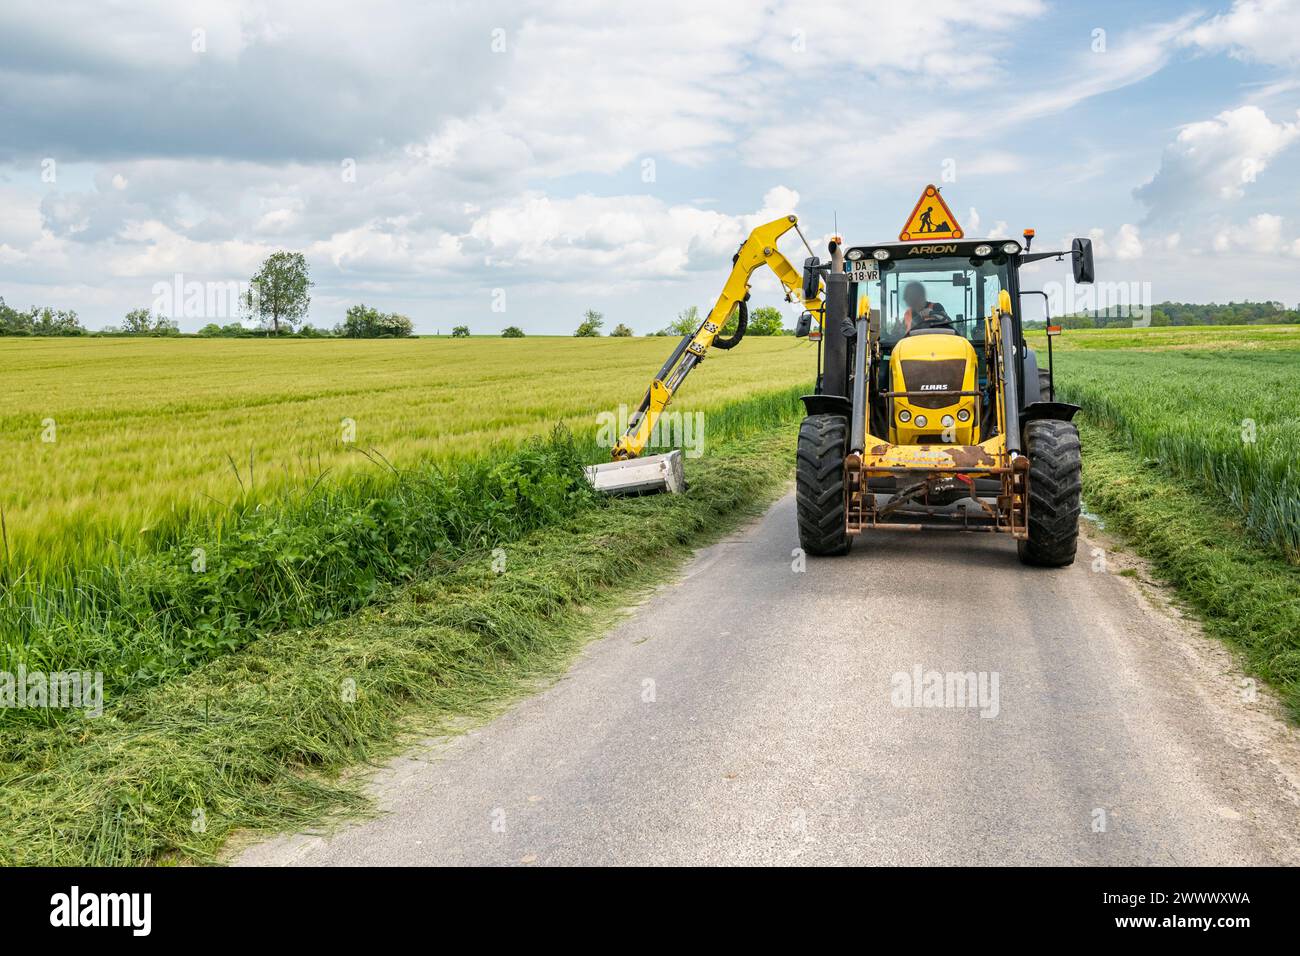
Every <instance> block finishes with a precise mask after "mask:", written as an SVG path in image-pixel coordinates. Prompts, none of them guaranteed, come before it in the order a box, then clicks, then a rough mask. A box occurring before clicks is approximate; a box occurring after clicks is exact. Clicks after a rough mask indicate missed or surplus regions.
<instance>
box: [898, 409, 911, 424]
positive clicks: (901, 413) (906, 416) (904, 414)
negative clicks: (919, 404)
mask: <svg viewBox="0 0 1300 956" xmlns="http://www.w3.org/2000/svg"><path fill="white" fill-rule="evenodd" d="M898 420H899V421H900V422H910V421H911V420H912V413H911V412H909V411H908V410H907V409H906V408H900V409H899V410H898Z"/></svg>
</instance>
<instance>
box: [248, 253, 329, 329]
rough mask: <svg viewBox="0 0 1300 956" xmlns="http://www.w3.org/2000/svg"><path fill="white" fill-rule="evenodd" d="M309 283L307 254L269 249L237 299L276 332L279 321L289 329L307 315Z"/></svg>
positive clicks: (309, 297) (310, 282)
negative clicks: (245, 290) (271, 250)
mask: <svg viewBox="0 0 1300 956" xmlns="http://www.w3.org/2000/svg"><path fill="white" fill-rule="evenodd" d="M311 287H312V281H311V276H310V275H309V274H308V272H307V258H306V257H305V256H304V255H303V254H302V253H301V252H284V251H280V252H273V253H271V254H270V255H269V256H267V257H266V261H265V262H263V263H262V268H261V269H259V270H258V271H257V275H255V276H253V278H252V281H251V282H250V283H249V288H248V291H247V292H245V293H244V294H243V296H241V301H242V302H243V304H244V308H245V309H247V310H248V313H249V315H251V316H253V317H255V318H257V319H260V320H261V322H262V324H263V325H269V326H270V328H271V331H272V332H273V333H274V334H276V335H279V334H280V323H281V322H283V323H284V324H285V325H287V326H288V327H289V328H290V329H291V330H292V329H293V327H294V326H296V325H297V324H298V323H299V322H301V321H302V320H303V319H305V318H306V317H307V306H309V305H310V304H311Z"/></svg>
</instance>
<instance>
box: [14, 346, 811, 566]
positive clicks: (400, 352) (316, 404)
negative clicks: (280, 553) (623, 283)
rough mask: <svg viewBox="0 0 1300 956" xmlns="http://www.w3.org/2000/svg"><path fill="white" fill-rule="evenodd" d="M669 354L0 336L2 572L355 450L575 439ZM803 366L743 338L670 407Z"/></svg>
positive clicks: (397, 458) (463, 455)
mask: <svg viewBox="0 0 1300 956" xmlns="http://www.w3.org/2000/svg"><path fill="white" fill-rule="evenodd" d="M673 344H674V340H672V339H669V338H639V339H638V338H634V339H613V338H605V339H573V338H528V339H445V338H443V339H414V340H399V341H394V340H387V341H385V340H376V341H358V340H338V341H331V340H323V341H322V340H302V341H262V340H222V339H215V340H209V339H174V340H168V339H144V340H131V339H84V340H78V339H25V340H19V339H0V367H3V368H4V377H5V401H4V404H3V407H2V408H0V514H3V519H4V531H5V534H4V541H3V547H0V562H5V560H6V558H7V559H8V560H7V564H8V566H9V567H10V568H11V569H15V568H16V569H20V570H23V571H26V572H29V573H31V574H33V575H37V576H41V575H45V574H50V573H53V574H61V573H62V572H64V571H65V570H66V569H68V568H84V567H88V566H91V565H93V564H96V563H99V562H101V561H104V560H116V559H117V556H118V555H123V556H130V555H134V554H138V553H142V552H150V551H155V550H158V549H159V548H160V547H164V546H166V545H167V544H169V543H171V542H173V541H174V540H176V539H177V537H178V535H179V533H180V529H183V528H185V527H187V526H189V525H190V524H191V523H192V522H193V521H194V520H195V519H196V517H200V516H203V517H208V518H211V517H212V516H215V515H220V514H221V513H222V512H223V511H224V510H226V509H227V508H229V507H231V506H232V505H236V504H241V503H248V502H250V501H251V502H257V501H263V500H269V499H270V498H274V497H275V496H277V495H278V494H280V493H282V492H283V491H285V490H286V489H289V488H300V487H303V486H305V485H310V484H311V483H312V482H314V481H315V480H316V479H317V478H319V477H320V476H321V475H323V474H328V475H329V476H330V477H331V479H333V478H336V477H337V476H338V475H339V473H340V472H344V471H349V470H352V469H356V468H363V469H364V468H369V467H370V462H369V461H368V460H367V459H366V457H365V456H363V455H362V454H360V453H358V449H366V450H375V451H378V452H380V453H382V455H383V456H385V457H386V458H387V459H388V460H389V461H391V462H393V463H394V464H397V465H401V464H404V463H407V462H412V461H416V460H424V459H432V460H436V461H439V462H442V463H445V464H448V465H454V464H455V463H457V462H461V461H466V460H469V459H472V458H476V457H479V456H482V455H484V454H489V453H494V452H497V451H500V450H502V449H507V448H511V447H516V446H518V445H519V444H520V443H521V442H523V441H525V440H526V439H528V438H530V437H533V436H535V435H537V434H539V433H542V432H545V431H548V430H549V429H550V428H551V427H552V426H553V425H554V424H555V423H557V422H559V423H562V424H565V425H566V426H568V427H569V428H570V429H571V430H572V431H573V433H574V434H575V435H576V436H577V437H578V438H579V440H580V441H582V440H586V439H587V437H588V436H589V435H593V434H594V433H595V432H596V428H597V422H596V415H597V414H598V413H600V412H616V411H617V408H618V406H619V405H620V404H626V405H629V406H633V407H635V405H636V403H637V402H639V401H640V399H641V394H642V392H643V390H644V388H645V386H646V385H647V384H648V383H649V379H650V376H651V375H652V374H653V373H654V371H655V370H656V369H658V367H659V365H660V364H661V363H662V361H663V360H664V358H666V357H667V354H668V352H669V350H670V349H671V348H672V346H673ZM815 368H816V356H815V353H814V351H813V349H812V347H811V346H810V345H809V344H808V343H807V342H806V341H805V340H797V339H792V338H767V339H764V338H757V337H754V338H750V339H747V340H746V341H745V343H744V344H743V346H742V347H741V348H739V349H737V350H735V351H734V352H728V353H721V352H719V353H716V354H715V355H711V356H710V357H709V359H708V361H706V362H705V363H704V364H703V365H701V366H700V368H699V369H698V370H696V371H695V372H694V373H693V374H692V376H691V379H690V381H689V382H688V383H687V385H686V388H685V389H684V390H683V392H682V393H681V397H680V400H679V401H678V402H677V403H675V404H674V410H677V411H696V410H702V411H704V412H706V413H712V412H716V411H720V410H722V409H724V408H726V407H727V406H731V405H734V404H735V403H737V402H740V401H745V400H748V399H751V398H754V397H755V396H756V395H759V394H763V393H775V392H783V391H788V390H789V389H790V388H793V387H795V386H796V385H800V384H802V383H806V382H809V381H811V380H812V378H813V375H814V373H815ZM348 423H351V427H352V429H353V432H352V434H350V435H349V434H345V427H347V425H348ZM705 423H706V429H707V430H706V436H705V437H706V441H707V440H709V439H710V437H711V436H712V435H713V434H714V428H713V426H714V425H715V424H717V423H715V422H714V421H713V420H712V419H711V418H706V420H705ZM345 437H351V438H354V441H352V442H345V441H344V438H345ZM719 437H722V436H721V433H719ZM49 438H52V439H54V440H52V441H47V440H43V439H49Z"/></svg>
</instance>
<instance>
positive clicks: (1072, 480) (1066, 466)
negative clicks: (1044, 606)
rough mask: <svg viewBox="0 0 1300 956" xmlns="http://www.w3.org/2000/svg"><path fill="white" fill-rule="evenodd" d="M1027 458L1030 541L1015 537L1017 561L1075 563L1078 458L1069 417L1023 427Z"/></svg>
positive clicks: (1075, 432)
mask: <svg viewBox="0 0 1300 956" xmlns="http://www.w3.org/2000/svg"><path fill="white" fill-rule="evenodd" d="M1025 454H1026V455H1027V456H1028V457H1029V540H1027V541H1018V542H1017V545H1018V546H1019V551H1020V560H1021V561H1022V562H1023V563H1024V564H1034V565H1038V566H1040V567H1045V568H1062V567H1065V566H1066V565H1067V564H1073V563H1074V552H1075V549H1076V548H1077V546H1078V541H1079V505H1080V501H1079V496H1080V494H1081V493H1082V491H1083V458H1082V455H1081V452H1080V448H1079V430H1078V429H1077V428H1076V427H1075V426H1074V425H1073V423H1071V422H1061V421H1054V420H1041V419H1040V420H1038V421H1033V422H1030V423H1029V424H1028V425H1026V426H1025Z"/></svg>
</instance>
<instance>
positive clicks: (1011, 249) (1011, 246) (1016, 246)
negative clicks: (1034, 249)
mask: <svg viewBox="0 0 1300 956" xmlns="http://www.w3.org/2000/svg"><path fill="white" fill-rule="evenodd" d="M1002 251H1003V252H1005V253H1006V254H1007V255H1009V256H1014V255H1015V254H1016V253H1017V252H1019V251H1020V243H1018V242H1004V243H1003V244H1002Z"/></svg>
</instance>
